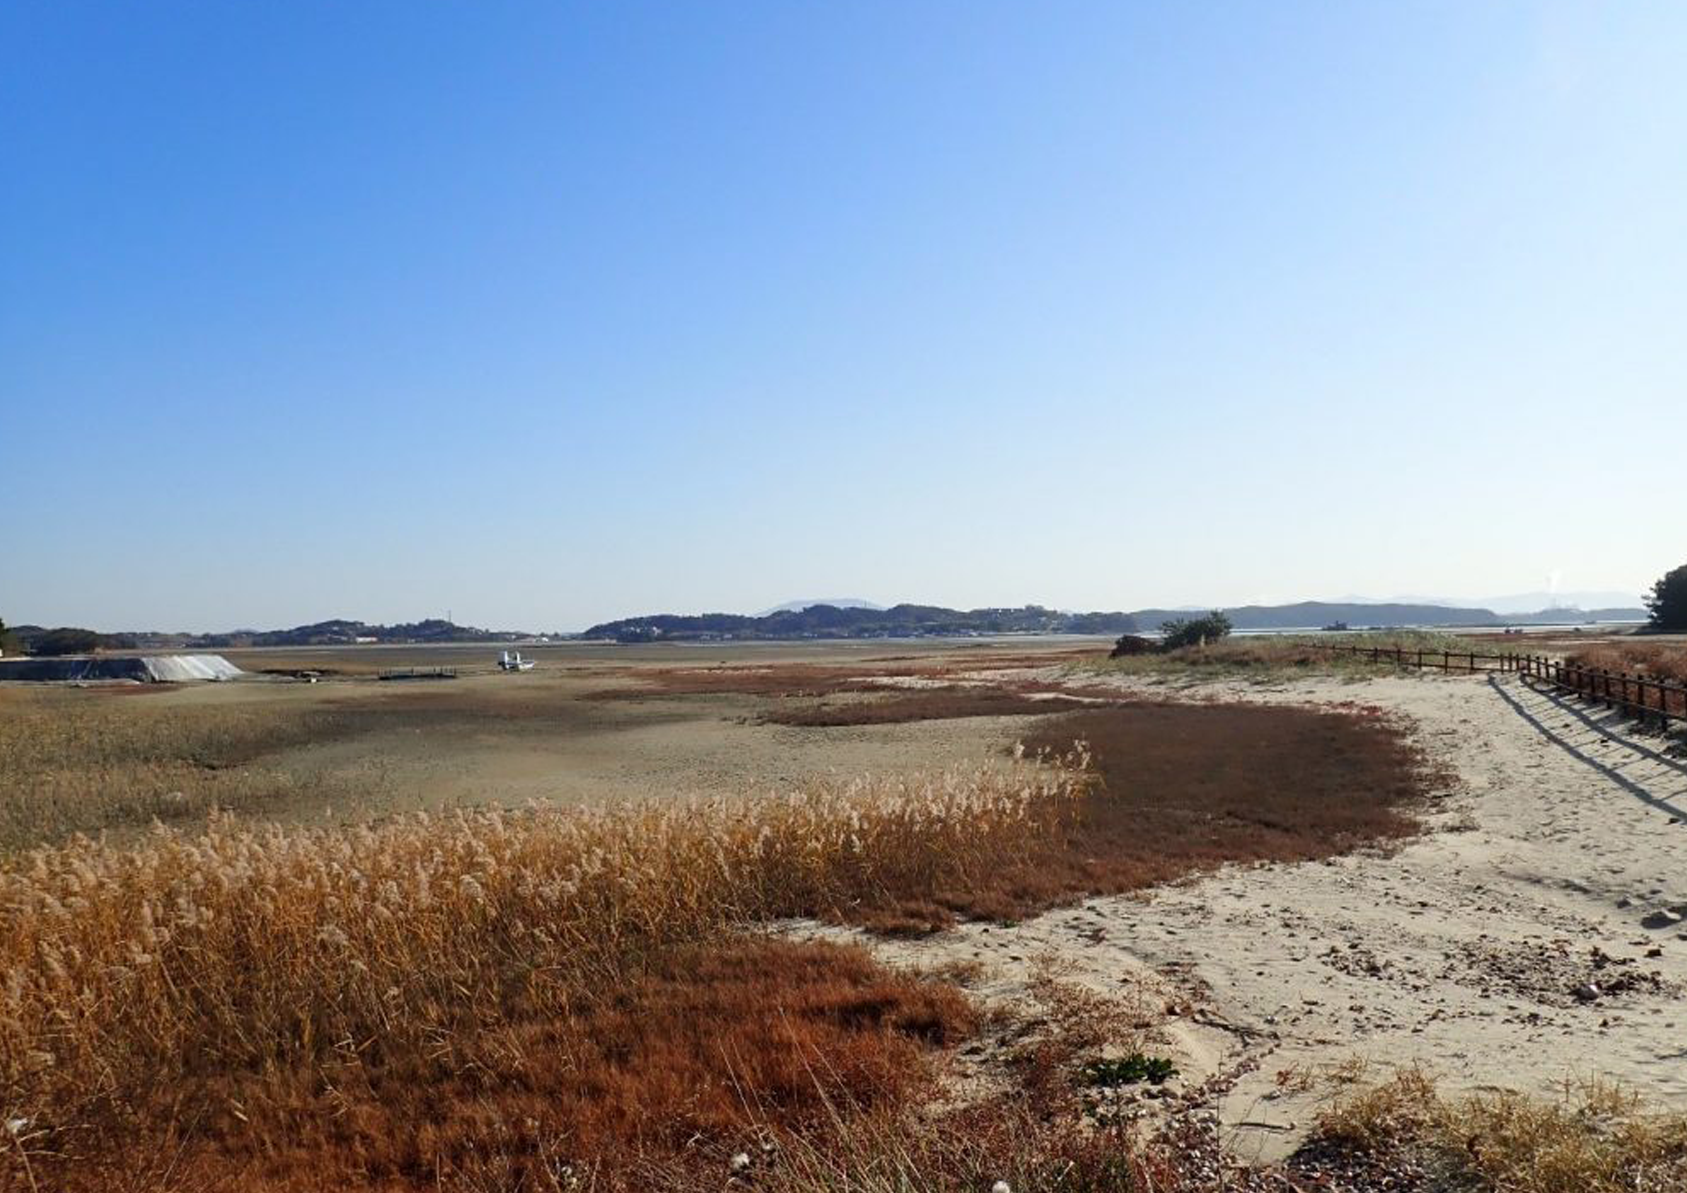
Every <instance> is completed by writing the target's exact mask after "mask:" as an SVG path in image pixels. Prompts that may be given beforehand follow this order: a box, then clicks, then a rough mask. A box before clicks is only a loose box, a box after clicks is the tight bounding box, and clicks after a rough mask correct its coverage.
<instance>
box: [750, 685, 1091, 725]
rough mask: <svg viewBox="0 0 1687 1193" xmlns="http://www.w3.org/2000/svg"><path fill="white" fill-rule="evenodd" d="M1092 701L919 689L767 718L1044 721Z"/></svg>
mask: <svg viewBox="0 0 1687 1193" xmlns="http://www.w3.org/2000/svg"><path fill="white" fill-rule="evenodd" d="M1088 703H1089V702H1088V701H1084V700H1076V699H1073V698H1072V697H1070V696H1061V695H1049V696H1043V697H1037V696H1033V695H1029V694H1027V693H1023V692H1016V691H1011V690H1008V689H1006V688H1001V687H981V686H967V685H944V686H942V687H935V688H916V689H913V690H910V691H901V692H896V693H894V694H885V695H879V696H873V697H868V698H865V699H859V700H847V701H842V702H837V703H830V704H828V703H826V702H825V701H824V700H822V701H821V702H820V703H817V704H809V705H789V704H781V705H778V706H776V707H774V708H773V709H771V710H770V711H768V712H765V713H763V714H762V716H761V720H763V721H765V722H767V723H769V724H773V725H792V726H802V727H807V728H823V727H837V726H844V725H901V724H907V723H909V722H912V721H945V720H950V719H953V718H957V717H1022V716H1042V715H1047V714H1049V713H1056V712H1066V711H1069V710H1071V709H1076V708H1084V707H1087V706H1088Z"/></svg>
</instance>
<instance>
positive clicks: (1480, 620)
mask: <svg viewBox="0 0 1687 1193" xmlns="http://www.w3.org/2000/svg"><path fill="white" fill-rule="evenodd" d="M1190 612H1191V610H1189V609H1137V610H1134V611H1132V612H1129V613H1122V612H1118V613H1066V612H1061V611H1059V610H1055V609H1045V608H1043V607H1042V606H1041V605H1027V606H1025V607H1023V608H1018V609H994V608H990V609H965V610H963V609H945V608H943V607H942V606H938V605H893V606H891V607H890V608H889V609H876V608H861V607H857V608H842V607H839V606H837V605H825V604H822V605H810V606H808V607H806V608H802V609H779V610H775V611H773V612H771V613H766V614H763V615H761V616H749V615H746V614H741V613H703V614H695V615H687V614H674V613H658V614H652V615H649V616H645V617H628V618H623V619H621V620H619V621H606V622H603V623H602V624H600V625H595V626H592V627H591V628H590V629H588V630H586V631H585V632H584V633H583V634H582V635H581V637H583V638H592V639H598V640H607V641H614V642H673V641H694V642H711V641H754V640H757V639H768V640H788V639H803V638H920V637H968V636H977V635H985V634H1128V633H1139V632H1143V631H1153V630H1157V629H1159V628H1160V625H1161V623H1162V622H1166V621H1173V620H1176V619H1178V618H1183V617H1188V616H1189V615H1190ZM1224 612H1225V613H1226V615H1228V616H1229V618H1230V620H1231V623H1232V624H1233V625H1234V626H1235V627H1236V628H1237V629H1239V630H1305V629H1317V628H1320V627H1323V626H1328V625H1334V624H1336V623H1345V624H1347V625H1349V626H1352V627H1354V628H1355V629H1358V628H1363V627H1379V626H1390V627H1419V628H1434V627H1452V626H1505V625H1576V624H1580V623H1583V622H1588V621H1644V620H1645V618H1646V611H1645V610H1644V609H1638V608H1636V609H1629V608H1614V609H1595V610H1580V609H1543V610H1540V611H1538V612H1534V613H1525V614H1520V615H1512V616H1509V617H1501V616H1500V615H1499V614H1497V613H1495V612H1494V611H1493V610H1491V609H1479V608H1473V607H1460V606H1455V605H1417V604H1402V603H1393V604H1370V603H1361V602H1337V601H1301V602H1298V603H1296V604H1292V605H1243V606H1240V607H1237V608H1230V609H1226V610H1224Z"/></svg>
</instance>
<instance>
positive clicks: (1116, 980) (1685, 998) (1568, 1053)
mask: <svg viewBox="0 0 1687 1193" xmlns="http://www.w3.org/2000/svg"><path fill="white" fill-rule="evenodd" d="M1131 686H1134V687H1136V688H1138V689H1143V688H1146V689H1149V690H1153V688H1152V685H1145V684H1141V683H1138V684H1135V685H1131ZM1183 694H1184V695H1186V696H1198V697H1218V696H1222V697H1224V698H1236V699H1245V700H1264V701H1276V702H1292V703H1336V702H1349V701H1359V702H1363V703H1368V704H1376V705H1381V706H1383V707H1386V708H1389V709H1392V710H1396V711H1397V712H1400V713H1403V714H1405V715H1406V716H1408V717H1409V718H1411V720H1412V721H1413V722H1415V725H1416V732H1417V736H1418V739H1419V741H1420V742H1421V743H1422V744H1423V745H1424V746H1425V747H1426V749H1428V750H1429V751H1430V752H1431V754H1432V755H1433V757H1435V758H1436V759H1437V760H1439V761H1441V762H1443V763H1444V764H1447V765H1448V766H1450V767H1451V768H1453V769H1454V770H1455V771H1456V773H1457V776H1458V780H1459V781H1458V782H1457V784H1456V786H1455V789H1453V790H1452V791H1451V792H1450V794H1448V795H1447V796H1446V797H1445V798H1444V799H1441V800H1439V801H1438V802H1437V804H1436V806H1435V807H1434V809H1433V810H1432V811H1431V812H1430V813H1429V815H1428V817H1427V827H1428V831H1427V832H1426V834H1425V835H1424V836H1423V837H1421V838H1419V839H1417V840H1415V841H1413V842H1411V843H1410V844H1408V845H1406V846H1405V847H1403V848H1401V849H1400V850H1399V851H1398V852H1396V853H1394V854H1393V855H1392V856H1385V855H1381V854H1378V853H1366V854H1362V855H1355V856H1349V857H1345V858H1341V859H1338V860H1335V861H1332V862H1325V863H1311V864H1302V865H1288V866H1262V867H1256V868H1250V869H1231V870H1227V871H1224V872H1222V873H1219V874H1216V875H1212V876H1209V877H1205V878H1201V879H1196V880H1192V881H1190V882H1187V883H1184V884H1180V885H1177V886H1174V887H1171V888H1167V889H1162V890H1159V891H1155V892H1153V893H1152V894H1150V895H1148V896H1147V897H1123V898H1108V899H1093V900H1090V901H1089V902H1087V903H1086V904H1084V905H1083V906H1082V907H1079V908H1074V909H1066V910H1062V911H1057V912H1052V913H1049V914H1047V915H1044V916H1041V917H1038V918H1037V919H1035V920H1033V921H1030V922H1028V923H1025V924H1022V925H1018V926H1016V927H1012V928H1002V927H993V928H992V927H987V926H981V925H968V926H966V927H963V928H961V929H959V930H957V931H955V932H951V933H946V934H944V935H943V936H941V937H939V938H937V939H935V940H928V941H923V942H914V943H900V942H891V943H884V944H879V945H875V946H874V947H876V948H878V949H880V950H881V952H882V954H883V955H885V956H886V957H887V959H890V960H893V961H897V962H900V963H905V964H914V965H920V966H929V965H936V964H941V963H943V962H946V961H955V960H967V959H972V960H977V961H980V962H982V963H983V964H984V973H983V977H982V979H981V981H980V982H979V983H978V984H977V985H976V987H975V988H976V989H977V990H978V992H979V994H980V995H981V996H982V997H983V998H984V999H985V1000H986V1001H998V1002H1004V1003H1012V1002H1015V1001H1020V1002H1023V1001H1024V1000H1025V999H1026V998H1027V991H1026V981H1027V978H1028V976H1029V974H1030V973H1031V971H1032V968H1033V966H1034V964H1035V963H1036V962H1037V961H1038V959H1039V958H1041V959H1043V961H1044V963H1048V962H1049V961H1053V963H1054V964H1056V965H1057V966H1058V967H1059V968H1060V969H1062V970H1063V971H1064V972H1066V973H1067V975H1068V976H1069V977H1070V978H1071V979H1072V980H1074V981H1076V982H1079V983H1081V984H1083V985H1085V986H1087V987H1090V988H1093V989H1095V990H1097V991H1102V992H1108V993H1116V994H1127V995H1128V994H1132V993H1134V994H1136V995H1137V996H1141V995H1143V994H1145V993H1146V994H1147V995H1148V997H1149V998H1150V999H1151V1000H1153V1001H1155V1002H1157V1003H1163V1004H1165V1005H1170V1006H1173V1007H1175V1008H1177V1010H1178V1014H1177V1015H1176V1017H1175V1018H1173V1019H1171V1020H1170V1021H1169V1022H1168V1024H1167V1033H1166V1036H1165V1039H1166V1047H1167V1048H1168V1050H1169V1051H1171V1052H1173V1053H1175V1054H1176V1055H1177V1056H1178V1058H1179V1060H1180V1062H1181V1066H1182V1068H1183V1070H1184V1071H1185V1073H1186V1074H1188V1075H1189V1077H1190V1078H1192V1079H1199V1078H1201V1077H1203V1076H1206V1075H1208V1074H1213V1073H1223V1072H1226V1071H1237V1070H1239V1071H1241V1073H1242V1075H1241V1077H1240V1079H1239V1080H1238V1081H1237V1083H1236V1085H1235V1086H1234V1088H1233V1089H1232V1090H1231V1092H1229V1093H1228V1094H1227V1095H1226V1096H1225V1097H1224V1099H1223V1102H1222V1104H1221V1105H1220V1107H1219V1111H1220V1119H1221V1122H1222V1123H1223V1124H1224V1125H1225V1127H1226V1139H1227V1141H1228V1143H1229V1145H1230V1146H1231V1147H1232V1149H1233V1150H1235V1151H1236V1152H1237V1153H1238V1154H1239V1155H1241V1156H1243V1157H1244V1158H1267V1159H1268V1158H1271V1157H1273V1156H1276V1155H1280V1154H1282V1153H1283V1152H1285V1151H1286V1150H1288V1149H1289V1148H1290V1147H1291V1146H1292V1145H1293V1143H1294V1142H1295V1141H1296V1140H1297V1139H1298V1137H1299V1135H1300V1134H1301V1132H1302V1131H1303V1130H1304V1128H1305V1127H1306V1126H1307V1125H1308V1123H1309V1121H1310V1119H1311V1118H1312V1117H1313V1115H1315V1113H1316V1111H1317V1105H1316V1104H1315V1100H1316V1099H1318V1098H1323V1097H1327V1096H1328V1095H1327V1088H1328V1086H1327V1083H1325V1085H1324V1090H1325V1091H1326V1092H1320V1093H1307V1092H1300V1093H1297V1092H1292V1091H1291V1090H1289V1089H1284V1088H1280V1087H1279V1082H1278V1074H1279V1073H1281V1072H1289V1073H1295V1072H1302V1073H1304V1072H1311V1071H1318V1070H1321V1069H1325V1068H1326V1067H1331V1066H1335V1065H1338V1064H1341V1063H1342V1062H1346V1061H1350V1060H1354V1059H1358V1060H1361V1061H1364V1062H1366V1063H1367V1065H1368V1066H1369V1069H1368V1074H1369V1076H1370V1077H1371V1078H1373V1079H1378V1078H1380V1077H1382V1076H1384V1075H1386V1073H1387V1072H1388V1071H1389V1070H1390V1069H1391V1068H1392V1067H1395V1066H1403V1065H1423V1066H1425V1067H1427V1068H1429V1069H1431V1070H1432V1071H1434V1072H1436V1073H1438V1074H1440V1075H1441V1076H1442V1077H1443V1079H1444V1080H1445V1082H1446V1084H1447V1086H1448V1087H1449V1088H1472V1089H1474V1088H1500V1087H1503V1088H1512V1089H1520V1090H1528V1091H1533V1092H1538V1093H1550V1092H1551V1091H1552V1088H1553V1086H1554V1084H1555V1083H1560V1084H1561V1083H1562V1082H1563V1081H1564V1080H1565V1079H1566V1078H1569V1079H1581V1078H1588V1077H1603V1078H1614V1079H1617V1080H1619V1081H1621V1082H1624V1083H1626V1084H1628V1085H1630V1086H1632V1087H1634V1088H1635V1089H1636V1090H1637V1091H1639V1092H1642V1093H1645V1094H1648V1095H1650V1096H1652V1097H1654V1098H1656V1099H1658V1100H1659V1101H1661V1102H1662V1103H1665V1104H1668V1105H1672V1106H1674V1107H1677V1108H1681V1109H1687V923H1677V922H1676V918H1677V916H1678V915H1679V911H1677V910H1676V909H1679V910H1680V911H1687V823H1684V822H1687V758H1683V757H1681V756H1679V755H1676V756H1671V755H1668V754H1665V753H1660V752H1658V751H1659V750H1660V747H1662V745H1663V743H1662V742H1661V741H1660V739H1658V738H1656V737H1650V736H1646V735H1640V734H1636V733H1635V732H1634V731H1633V729H1632V727H1631V726H1629V725H1628V724H1627V723H1625V722H1621V721H1617V720H1615V719H1613V718H1611V717H1609V715H1608V714H1605V713H1603V712H1597V713H1596V712H1595V711H1594V710H1592V709H1589V708H1586V707H1584V706H1582V705H1580V704H1578V703H1575V702H1570V701H1565V700H1563V699H1561V698H1555V697H1549V696H1547V695H1545V694H1543V693H1541V692H1537V691H1534V690H1531V689H1530V688H1528V687H1525V686H1524V685H1523V684H1522V683H1521V682H1520V681H1518V680H1516V679H1514V678H1511V677H1506V678H1503V679H1502V678H1495V679H1493V680H1490V679H1487V678H1479V677H1457V678H1448V677H1439V676H1436V677H1423V678H1397V679H1376V680H1368V681H1357V682H1355V681H1344V680H1336V679H1312V680H1306V681H1297V682H1293V683H1287V684H1281V685H1274V686H1270V687H1262V686H1258V685H1250V684H1243V683H1214V684H1202V685H1199V686H1198V687H1195V688H1193V689H1189V690H1187V691H1185V692H1184V693H1183ZM1288 781H1292V779H1290V780H1288ZM1594 949H1599V950H1602V952H1603V954H1605V955H1606V956H1607V957H1608V958H1610V960H1609V961H1606V962H1603V963H1600V964H1596V963H1595V961H1594V957H1593V950H1594ZM1652 949H1658V950H1661V955H1659V956H1647V955H1646V954H1647V952H1648V950H1652ZM1588 984H1591V985H1592V986H1595V987H1599V992H1598V993H1597V994H1594V993H1593V991H1592V990H1590V989H1585V988H1584V989H1582V990H1581V992H1580V993H1581V999H1578V997H1577V993H1576V990H1577V987H1582V986H1585V985H1588ZM1624 986H1628V987H1630V988H1628V989H1623V987H1624ZM1584 1000H1585V1001H1584ZM1289 1084H1290V1085H1291V1086H1292V1085H1293V1084H1294V1083H1292V1082H1291V1083H1289ZM1243 1124H1259V1125H1246V1126H1244V1125H1243Z"/></svg>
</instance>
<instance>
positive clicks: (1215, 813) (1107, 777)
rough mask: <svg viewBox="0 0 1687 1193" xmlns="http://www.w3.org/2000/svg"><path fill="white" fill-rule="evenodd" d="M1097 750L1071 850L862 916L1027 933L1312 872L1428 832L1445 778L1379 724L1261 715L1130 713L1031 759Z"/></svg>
mask: <svg viewBox="0 0 1687 1193" xmlns="http://www.w3.org/2000/svg"><path fill="white" fill-rule="evenodd" d="M1077 742H1083V743H1085V744H1086V745H1087V747H1088V749H1089V751H1090V752H1091V754H1092V756H1093V762H1092V766H1093V768H1094V771H1095V773H1096V774H1097V775H1098V776H1099V778H1100V780H1101V782H1100V783H1099V784H1098V785H1096V786H1095V787H1092V788H1091V789H1090V790H1089V792H1088V793H1087V794H1086V795H1085V797H1084V799H1083V800H1082V802H1081V804H1080V805H1079V807H1078V809H1077V814H1076V816H1075V817H1074V818H1073V819H1072V821H1071V822H1070V823H1069V824H1068V825H1067V827H1066V829H1065V832H1064V834H1063V836H1062V837H1061V838H1060V839H1059V840H1058V841H1053V842H1049V843H1048V844H1046V845H1042V846H1040V847H1038V848H1034V849H1028V850H1026V852H1025V853H1024V854H1022V855H1021V856H1020V858H1019V859H1017V860H1016V861H1015V862H1013V863H1012V864H1008V865H1003V866H1000V867H998V868H996V869H995V870H992V871H991V872H989V873H988V874H987V875H985V876H984V877H983V878H982V879H981V880H977V881H974V882H973V883H971V884H969V886H968V887H967V888H966V889H964V890H963V889H945V890H941V891H939V892H937V893H936V894H935V895H934V896H933V897H932V898H929V899H906V900H903V901H901V902H898V903H891V904H889V905H887V906H885V907H881V908H863V909H862V912H861V913H860V914H861V916H862V917H863V918H864V919H865V920H866V921H867V922H868V923H870V924H872V925H873V926H875V927H878V928H880V929H882V930H893V931H894V930H903V931H907V930H918V929H920V928H921V927H935V926H940V925H942V924H943V923H945V922H947V920H948V919H949V918H950V917H951V916H955V915H959V916H963V917H969V918H996V919H1018V918H1022V917H1024V916H1026V915H1028V914H1031V913H1034V912H1036V911H1039V910H1041V909H1043V908H1046V907H1049V906H1051V905H1053V904H1057V903H1060V902H1062V901H1066V900H1070V899H1074V898H1079V897H1082V896H1084V895H1089V894H1115V893H1120V892H1124V891H1131V890H1137V889H1140V888H1142V887H1146V886H1151V885H1153V884H1155V883H1160V882H1167V881H1170V880H1172V879H1176V878H1181V877H1184V876H1186V875H1188V874H1191V873H1196V872H1199V871H1202V870H1210V869H1213V868H1215V867H1217V866H1220V865H1223V864H1224V863H1226V862H1244V863H1245V862H1285V861H1306V860H1311V859H1315V858H1322V857H1329V856H1331V855H1333V854H1338V853H1344V852H1347V851H1349V850H1351V849H1353V848H1355V847H1357V846H1359V845H1363V844H1365V843H1367V842H1374V841H1379V840H1382V841H1386V840H1390V839H1397V838H1401V837H1405V836H1408V835H1411V834H1412V833H1414V832H1416V831H1417V826H1416V821H1415V820H1414V819H1413V818H1412V816H1411V809H1412V806H1413V805H1414V804H1415V803H1417V802H1418V801H1420V800H1421V799H1422V798H1423V797H1424V795H1425V794H1426V793H1427V791H1428V790H1429V787H1430V785H1431V783H1432V782H1433V779H1434V776H1433V775H1432V774H1431V772H1430V771H1429V770H1428V768H1427V767H1426V766H1425V764H1424V761H1423V759H1422V758H1421V756H1420V755H1419V753H1418V752H1417V750H1416V749H1415V748H1414V747H1413V746H1412V745H1411V744H1410V743H1409V742H1408V741H1407V739H1406V737H1405V734H1404V733H1403V732H1402V731H1401V730H1400V729H1399V728H1398V727H1396V726H1395V725H1393V724H1391V723H1389V722H1388V721H1387V720H1385V719H1383V718H1381V717H1379V716H1376V715H1374V714H1372V713H1370V712H1368V711H1365V710H1348V711H1343V712H1329V711H1320V710H1315V709H1308V708H1291V707H1285V706H1281V705H1256V704H1146V703H1145V704H1131V705H1124V706H1116V707H1111V708H1097V709H1087V710H1085V711H1080V712H1072V713H1066V714H1062V715H1061V716H1059V717H1056V718H1052V719H1050V720H1047V721H1043V722H1038V723H1037V724H1036V725H1035V727H1034V728H1032V729H1031V730H1030V731H1029V732H1028V734H1027V736H1026V737H1025V739H1024V745H1025V746H1026V747H1027V748H1028V749H1030V750H1032V751H1049V752H1064V751H1067V750H1070V749H1071V748H1072V747H1073V745H1074V743H1077Z"/></svg>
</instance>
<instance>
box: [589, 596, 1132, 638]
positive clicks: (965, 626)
mask: <svg viewBox="0 0 1687 1193" xmlns="http://www.w3.org/2000/svg"><path fill="white" fill-rule="evenodd" d="M1134 629H1136V619H1135V618H1134V617H1132V616H1131V615H1130V614H1128V613H1063V612H1061V611H1059V610H1057V609H1045V608H1043V607H1042V606H1041V605H1026V606H1023V607H1022V608H1016V609H995V608H987V609H965V610H963V609H946V608H944V607H942V606H940V605H894V606H892V607H891V608H889V609H863V608H840V607H839V606H837V605H810V606H809V607H808V608H806V609H781V610H779V611H777V612H774V613H769V614H766V615H764V616H761V617H751V616H748V615H745V614H741V613H701V614H695V615H682V614H676V613H658V614H653V615H651V616H649V617H629V618H623V619H621V620H619V621H606V622H603V623H602V624H600V625H595V626H593V627H591V629H589V630H587V631H586V632H585V634H584V635H582V636H583V637H586V638H598V639H611V640H613V641H617V642H663V641H685V640H697V639H704V640H708V639H735V640H736V639H756V638H768V639H790V638H904V637H927V636H930V637H944V636H963V635H974V634H1118V633H1123V632H1126V631H1130V630H1134Z"/></svg>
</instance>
